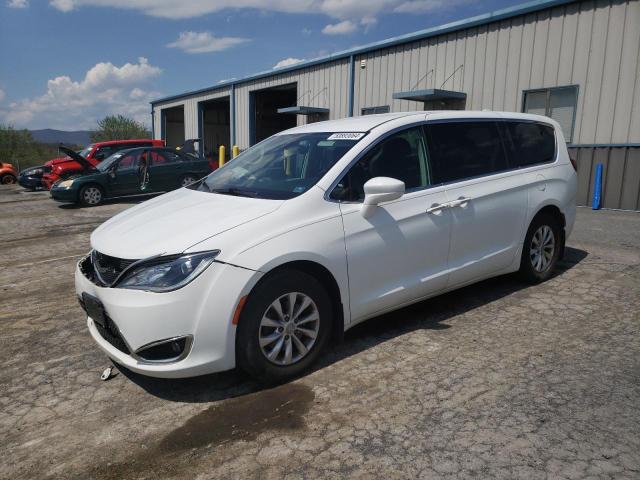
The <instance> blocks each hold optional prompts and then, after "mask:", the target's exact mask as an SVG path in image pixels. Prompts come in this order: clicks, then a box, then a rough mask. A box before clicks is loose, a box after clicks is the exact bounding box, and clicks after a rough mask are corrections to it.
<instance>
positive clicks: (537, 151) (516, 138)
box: [504, 121, 556, 167]
mask: <svg viewBox="0 0 640 480" xmlns="http://www.w3.org/2000/svg"><path fill="white" fill-rule="evenodd" d="M504 126H505V129H506V131H507V135H508V137H509V138H510V140H511V142H510V149H511V163H512V165H513V166H514V167H528V166H530V165H536V164H539V163H548V162H553V161H554V159H555V154H556V138H555V134H554V130H553V127H551V126H550V125H544V124H542V123H537V122H514V121H506V122H504ZM508 144H509V142H508Z"/></svg>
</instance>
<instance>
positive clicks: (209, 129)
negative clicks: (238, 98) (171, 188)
mask: <svg viewBox="0 0 640 480" xmlns="http://www.w3.org/2000/svg"><path fill="white" fill-rule="evenodd" d="M230 107H231V104H230V101H229V97H224V98H217V99H215V100H209V101H207V102H200V103H199V104H198V110H199V112H200V115H199V122H200V123H199V130H198V131H199V133H200V135H199V136H200V138H201V139H202V143H201V146H200V151H201V152H202V153H203V154H204V155H205V157H207V159H212V158H213V159H217V158H218V151H219V149H220V146H221V145H224V146H225V149H226V155H227V160H228V159H229V155H230V154H231V147H232V146H233V145H231V122H230V116H231V115H230Z"/></svg>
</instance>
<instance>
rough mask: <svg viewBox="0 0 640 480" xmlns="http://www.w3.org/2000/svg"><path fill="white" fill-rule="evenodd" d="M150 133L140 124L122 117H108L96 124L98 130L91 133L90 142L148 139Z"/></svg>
mask: <svg viewBox="0 0 640 480" xmlns="http://www.w3.org/2000/svg"><path fill="white" fill-rule="evenodd" d="M150 136H151V133H150V132H149V130H147V127H145V126H144V125H143V124H142V123H140V122H136V121H135V120H134V119H133V118H128V117H125V116H124V115H109V116H106V117H104V118H103V119H102V120H100V121H99V122H98V128H97V129H96V130H94V131H93V132H91V141H92V142H105V141H108V140H130V139H133V138H149V137H150Z"/></svg>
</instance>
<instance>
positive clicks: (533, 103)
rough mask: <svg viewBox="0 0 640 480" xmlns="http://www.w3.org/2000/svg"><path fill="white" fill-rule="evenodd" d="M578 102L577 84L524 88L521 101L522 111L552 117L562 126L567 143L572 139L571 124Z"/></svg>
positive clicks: (573, 120)
mask: <svg viewBox="0 0 640 480" xmlns="http://www.w3.org/2000/svg"><path fill="white" fill-rule="evenodd" d="M577 103H578V86H577V85H571V86H568V87H553V88H541V89H537V90H526V91H525V92H524V98H523V102H522V111H523V112H524V113H534V114H536V115H545V116H547V117H550V118H553V119H554V120H555V121H556V122H558V123H559V124H560V126H561V127H562V133H563V134H564V139H565V140H566V142H567V143H571V142H572V141H573V124H574V122H575V118H576V105H577Z"/></svg>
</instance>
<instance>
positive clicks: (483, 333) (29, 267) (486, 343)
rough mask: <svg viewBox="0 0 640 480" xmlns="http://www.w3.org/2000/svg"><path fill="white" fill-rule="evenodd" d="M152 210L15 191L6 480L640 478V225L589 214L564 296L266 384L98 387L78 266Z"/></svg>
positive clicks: (374, 347)
mask: <svg viewBox="0 0 640 480" xmlns="http://www.w3.org/2000/svg"><path fill="white" fill-rule="evenodd" d="M136 201H138V200H135V201H130V202H128V203H111V204H107V205H104V206H101V207H97V208H91V209H80V208H71V207H67V206H61V205H59V204H57V203H55V202H53V201H51V200H50V199H49V198H48V194H47V193H43V192H38V193H27V192H23V191H22V190H21V189H20V188H19V187H12V186H9V187H4V186H2V187H0V206H1V208H2V212H3V215H2V219H1V220H0V245H2V257H1V258H0V265H1V267H2V268H0V322H1V326H2V335H1V336H0V361H1V365H2V367H3V368H2V370H1V371H0V392H1V394H0V406H1V408H0V438H2V442H0V478H7V479H36V478H62V479H76V478H77V479H91V478H95V479H123V478H126V479H136V478H149V479H157V478H163V479H164V478H179V479H222V478H243V479H246V478H278V479H280V478H286V479H294V478H309V479H314V478H344V477H347V476H348V477H352V478H386V479H393V478H403V479H404V478H446V477H449V478H461V477H476V478H477V477H483V478H489V477H490V478H581V479H582V478H609V477H615V478H640V314H639V312H640V214H637V213H625V212H611V211H600V212H593V211H591V210H587V209H579V211H578V219H577V222H576V228H575V231H574V234H573V235H572V237H571V238H570V239H569V241H568V248H567V254H566V257H565V259H564V261H563V262H562V264H561V265H560V269H559V271H558V274H557V275H556V276H555V277H554V278H553V279H551V280H550V281H548V282H547V283H545V284H543V285H539V286H535V287H530V286H525V285H522V284H520V283H518V282H517V280H516V279H514V278H513V277H510V276H507V277H501V278H497V279H493V280H489V281H485V282H482V283H480V284H477V285H474V286H471V287H467V288H465V289H462V290H459V291H456V292H452V293H449V294H447V295H444V296H441V297H438V298H435V299H432V300H429V301H426V302H423V303H420V304H418V305H414V306H412V307H410V308H406V309H403V310H401V311H398V312H395V313H393V314H389V315H384V316H382V317H379V318H376V319H373V320H371V321H369V322H367V323H366V324H363V325H361V326H358V327H356V328H355V329H353V330H351V331H349V332H348V333H347V335H346V339H345V342H344V343H343V344H340V345H336V346H333V347H332V348H331V349H330V350H329V351H328V352H327V353H326V355H325V357H324V359H323V361H322V362H321V365H319V366H318V368H317V369H316V370H315V371H313V372H312V373H310V374H308V375H306V376H304V377H303V378H301V379H299V380H297V381H295V382H291V383H288V384H285V385H282V386H279V387H276V388H272V389H264V388H263V387H261V386H260V385H259V384H257V383H255V382H254V381H252V380H250V379H248V378H247V377H246V376H245V375H243V374H242V373H240V372H235V371H234V372H227V373H223V374H215V375H209V376H205V377H199V378H196V379H188V380H179V381H176V380H157V379H150V378H145V377H142V376H139V375H136V374H133V373H131V372H127V371H120V372H119V373H118V374H117V375H116V376H115V377H114V378H113V379H111V380H110V381H108V382H101V381H100V380H99V376H100V373H101V371H102V370H103V369H104V368H105V367H107V366H108V365H109V362H108V360H107V359H106V358H105V357H104V355H103V354H101V353H100V351H99V350H98V349H97V347H95V346H94V345H93V343H92V341H91V339H90V337H89V334H88V332H87V330H86V328H85V324H84V318H83V315H82V312H81V310H80V307H79V306H78V305H77V301H76V299H75V295H74V289H73V269H74V265H75V262H76V261H77V258H78V257H79V255H81V254H83V253H84V252H86V251H87V250H88V239H89V234H90V232H91V231H92V230H93V229H94V228H95V227H97V226H98V225H99V224H100V223H101V222H103V221H105V220H106V219H107V218H109V217H110V216H112V215H114V214H115V213H117V212H120V211H122V210H124V209H126V208H128V207H129V206H130V205H131V204H132V203H135V202H136Z"/></svg>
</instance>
